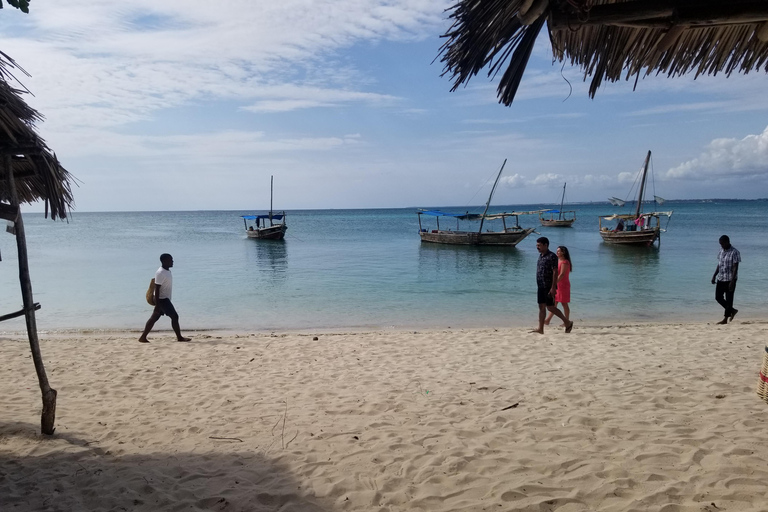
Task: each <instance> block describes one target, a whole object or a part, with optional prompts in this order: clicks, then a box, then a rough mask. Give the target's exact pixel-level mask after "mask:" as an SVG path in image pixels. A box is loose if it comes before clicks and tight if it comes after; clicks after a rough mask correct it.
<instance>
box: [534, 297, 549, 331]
mask: <svg viewBox="0 0 768 512" xmlns="http://www.w3.org/2000/svg"><path fill="white" fill-rule="evenodd" d="M546 316H547V305H546V304H542V303H540V304H539V328H538V329H535V330H533V331H531V332H537V333H539V334H544V318H545V317H546Z"/></svg>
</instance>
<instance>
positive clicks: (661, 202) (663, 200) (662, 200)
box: [653, 196, 667, 205]
mask: <svg viewBox="0 0 768 512" xmlns="http://www.w3.org/2000/svg"><path fill="white" fill-rule="evenodd" d="M653 200H654V201H656V204H658V205H662V204H664V203H665V202H667V200H666V199H664V198H663V197H659V196H653Z"/></svg>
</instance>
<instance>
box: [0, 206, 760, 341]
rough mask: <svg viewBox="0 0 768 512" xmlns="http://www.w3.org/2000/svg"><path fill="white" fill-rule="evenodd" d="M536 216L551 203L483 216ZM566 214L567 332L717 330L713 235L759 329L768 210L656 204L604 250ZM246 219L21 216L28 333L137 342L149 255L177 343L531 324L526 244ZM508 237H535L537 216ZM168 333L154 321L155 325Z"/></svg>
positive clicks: (334, 216)
mask: <svg viewBox="0 0 768 512" xmlns="http://www.w3.org/2000/svg"><path fill="white" fill-rule="evenodd" d="M542 207H551V205H525V206H519V205H518V206H514V207H513V206H499V207H497V208H493V209H492V211H505V210H506V211H510V210H514V209H517V210H532V209H538V208H542ZM571 208H574V209H576V210H577V221H576V223H575V224H574V226H573V227H572V228H569V229H568V228H565V229H563V228H543V227H538V228H537V231H538V232H539V233H541V234H542V235H544V236H547V237H549V239H550V241H551V247H552V248H553V249H554V248H555V247H556V246H558V245H566V246H567V247H569V249H570V251H571V255H572V259H573V264H574V271H573V273H572V275H571V282H572V290H573V291H572V302H571V311H572V318H573V319H575V320H576V321H577V322H622V323H623V322H637V321H657V320H658V321H665V322H666V321H677V320H684V321H689V320H693V321H713V320H714V321H716V320H719V319H720V318H721V315H722V309H721V308H720V307H719V306H718V305H717V304H716V303H715V301H714V286H712V285H711V284H710V279H711V277H712V274H713V272H714V270H715V266H716V256H717V252H718V249H719V246H718V243H717V239H718V237H719V236H720V235H722V234H728V235H729V236H730V237H731V241H732V243H733V245H734V246H735V247H736V248H737V249H739V251H741V256H742V259H743V262H742V264H741V267H740V270H739V275H740V279H739V283H738V288H737V290H736V302H735V306H736V307H737V308H738V309H739V311H740V312H739V316H738V317H737V320H739V319H740V320H745V319H748V318H763V315H764V313H765V311H766V293H768V237H767V236H766V234H768V200H761V201H728V200H712V201H701V202H674V201H668V202H667V203H666V204H664V206H663V207H662V208H661V209H663V210H674V214H673V216H672V218H671V221H670V222H669V224H668V226H667V228H668V230H667V232H666V233H663V234H662V239H661V246H660V248H656V247H653V248H629V247H617V246H610V245H606V244H604V243H603V242H602V240H601V239H600V236H599V234H598V231H597V217H598V215H600V214H610V213H613V212H618V211H619V209H617V208H615V207H612V206H610V205H609V204H607V203H605V204H588V205H585V204H580V205H572V206H571ZM442 209H444V210H446V211H455V212H463V211H465V210H467V208H466V207H463V208H446V207H443V208H442ZM470 210H473V211H480V212H482V209H480V208H479V207H478V208H472V209H470ZM625 210H626V208H625ZM247 213H253V212H251V211H248V212H246V211H193V212H127V213H80V212H73V214H72V216H71V218H70V219H69V222H61V221H56V222H53V221H51V220H46V219H44V218H43V216H42V214H25V216H24V220H25V226H26V232H27V237H28V247H29V255H30V266H31V274H32V284H33V291H34V294H35V300H36V301H37V302H40V303H41V304H42V309H41V310H40V311H38V313H37V315H38V316H37V319H38V326H39V328H40V329H41V330H42V331H46V330H48V331H53V330H66V329H126V328H129V329H141V328H142V327H143V325H144V322H145V321H146V319H147V317H148V316H149V314H150V306H148V305H147V304H146V303H145V301H144V293H145V291H146V288H147V285H148V283H149V280H150V278H151V277H153V275H154V272H155V270H156V269H157V268H158V266H159V261H158V256H159V255H160V253H162V252H169V253H171V254H173V256H174V259H175V262H176V263H175V267H174V268H173V273H174V297H173V299H174V303H175V305H176V307H177V309H178V310H179V313H180V314H181V325H182V329H185V330H193V329H237V330H255V331H270V330H287V329H306V330H313V329H315V330H328V329H340V330H341V329H344V330H346V329H374V328H375V329H379V328H383V329H388V328H417V327H419V328H426V327H449V326H450V327H504V326H533V325H535V321H536V314H537V306H536V289H535V288H536V285H535V266H536V259H537V257H538V253H537V252H536V248H535V240H536V238H537V236H538V235H535V234H534V235H531V236H529V237H528V238H527V239H525V240H524V241H523V242H522V243H520V245H519V246H518V247H516V248H482V247H454V246H442V245H432V244H422V243H421V242H420V239H419V235H418V219H417V215H416V209H415V208H406V209H376V210H300V211H289V212H288V215H287V221H288V226H289V229H288V235H287V237H286V240H284V241H282V242H275V241H260V240H252V239H248V238H246V236H245V233H244V230H243V223H242V219H240V217H239V216H240V215H243V214H247ZM425 222H427V221H426V220H425ZM520 224H521V225H523V226H534V225H536V226H537V225H538V218H537V217H532V216H529V217H521V220H520ZM425 227H428V226H425ZM0 252H1V254H2V262H0V286H2V289H3V291H4V292H3V294H2V298H0V314H3V313H7V312H10V311H15V310H17V309H20V307H21V293H20V290H19V284H18V267H17V262H16V247H15V240H14V238H13V237H12V236H11V235H9V234H0ZM168 324H169V322H168V321H167V319H161V320H160V322H159V323H158V327H160V328H163V329H168V328H169V325H168ZM577 325H578V324H577ZM23 329H24V321H23V319H14V320H10V321H6V322H3V324H0V332H16V331H22V330H23Z"/></svg>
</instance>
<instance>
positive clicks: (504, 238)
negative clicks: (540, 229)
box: [416, 159, 539, 247]
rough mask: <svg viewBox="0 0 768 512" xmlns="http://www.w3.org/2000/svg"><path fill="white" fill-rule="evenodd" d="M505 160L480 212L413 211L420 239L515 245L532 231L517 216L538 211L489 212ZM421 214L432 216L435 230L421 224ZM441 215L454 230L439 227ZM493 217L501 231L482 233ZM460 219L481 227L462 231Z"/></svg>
mask: <svg viewBox="0 0 768 512" xmlns="http://www.w3.org/2000/svg"><path fill="white" fill-rule="evenodd" d="M506 163H507V160H506V159H504V163H503V164H501V169H499V174H498V175H497V176H496V181H495V182H494V183H493V188H491V194H490V195H489V196H488V202H487V203H485V211H484V212H483V213H482V214H477V213H469V212H467V213H464V214H454V213H445V212H441V211H439V210H421V209H420V210H418V211H417V212H416V213H417V214H418V216H419V236H420V237H421V241H422V242H431V243H436V244H450V245H496V246H508V247H514V246H516V245H517V244H518V243H520V242H521V241H522V240H523V239H524V238H525V237H527V236H528V235H530V234H531V233H533V228H522V227H520V224H519V222H518V216H519V215H530V214H536V213H539V212H538V211H536V212H509V213H507V212H504V213H494V214H490V215H488V207H489V206H490V204H491V199H492V198H493V193H494V192H495V191H496V185H498V184H499V178H500V177H501V173H502V171H503V170H504V166H505V165H506ZM422 215H429V216H432V217H435V218H436V222H437V229H433V230H431V231H429V230H427V229H424V228H423V227H422V225H421V216H422ZM440 217H449V218H452V219H456V230H452V229H440ZM507 219H514V221H515V224H514V225H513V226H507ZM492 220H500V221H501V224H502V229H501V231H491V230H490V229H487V230H486V231H485V232H483V225H484V224H485V221H492ZM459 221H480V227H479V228H478V229H477V231H463V230H460V229H459Z"/></svg>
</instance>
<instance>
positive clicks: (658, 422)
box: [0, 319, 768, 512]
mask: <svg viewBox="0 0 768 512" xmlns="http://www.w3.org/2000/svg"><path fill="white" fill-rule="evenodd" d="M153 334H154V336H150V340H151V341H152V342H151V343H150V344H148V345H144V344H140V343H138V342H137V341H136V339H137V338H138V333H137V332H119V333H98V332H87V333H77V334H74V333H72V334H42V335H41V345H42V351H43V355H44V358H45V361H46V369H47V371H48V376H49V379H50V381H51V384H52V386H53V387H54V388H56V389H57V390H58V392H59V399H58V410H57V418H56V426H57V429H56V433H55V435H53V436H50V437H49V436H42V435H41V434H40V433H39V430H40V429H39V419H40V392H39V388H38V384H37V379H36V376H35V372H34V368H33V365H32V362H31V357H30V354H29V347H28V344H27V341H26V338H25V337H24V336H23V335H3V336H1V337H0V353H1V356H0V360H2V362H3V363H2V372H0V411H2V417H1V419H0V509H2V510H3V511H75V510H88V511H102V510H103V511H113V510H129V511H156V510H163V511H165V510H168V511H176V510H179V511H181V510H184V511H187V510H226V511H262V510H263V511H267V510H269V511H272V510H280V511H329V512H330V511H342V510H365V511H401V510H402V511H406V510H408V511H427V510H429V511H449V510H450V511H454V510H461V511H483V510H486V511H497V510H498V511H505V510H531V511H533V510H535V511H551V510H558V511H562V512H572V511H590V510H609V511H628V510H637V511H648V510H658V511H668V512H671V511H708V512H714V511H720V510H741V511H745V510H748V511H749V510H754V511H758V510H766V509H768V501H766V498H768V484H767V483H766V482H768V464H766V463H767V462H768V443H766V427H767V426H768V404H766V403H764V402H763V401H761V400H760V398H759V397H758V396H757V395H756V394H755V391H754V390H755V385H756V383H757V374H758V371H759V369H760V366H761V364H762V359H763V354H764V346H765V342H766V340H768V336H766V334H768V323H763V322H756V321H747V320H743V321H740V320H739V319H737V320H736V321H735V322H734V323H733V324H730V325H726V326H716V325H712V324H664V325H612V326H610V325H602V326H600V325H591V326H590V325H579V324H577V327H576V329H575V330H574V331H573V333H571V334H565V333H564V332H563V330H562V329H561V328H550V329H549V330H548V331H547V333H546V334H545V335H543V336H541V335H537V334H532V333H529V332H528V329H522V328H519V329H498V330H496V329H481V330H453V329H450V330H430V331H380V332H358V333H328V332H323V333H307V332H300V333H299V332H287V333H271V334H269V333H267V334H265V333H247V332H243V333H232V332H190V333H189V334H190V335H191V336H192V337H193V342H191V343H178V342H175V341H174V338H173V335H172V334H171V333H169V332H160V333H153ZM315 338H317V339H315Z"/></svg>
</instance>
